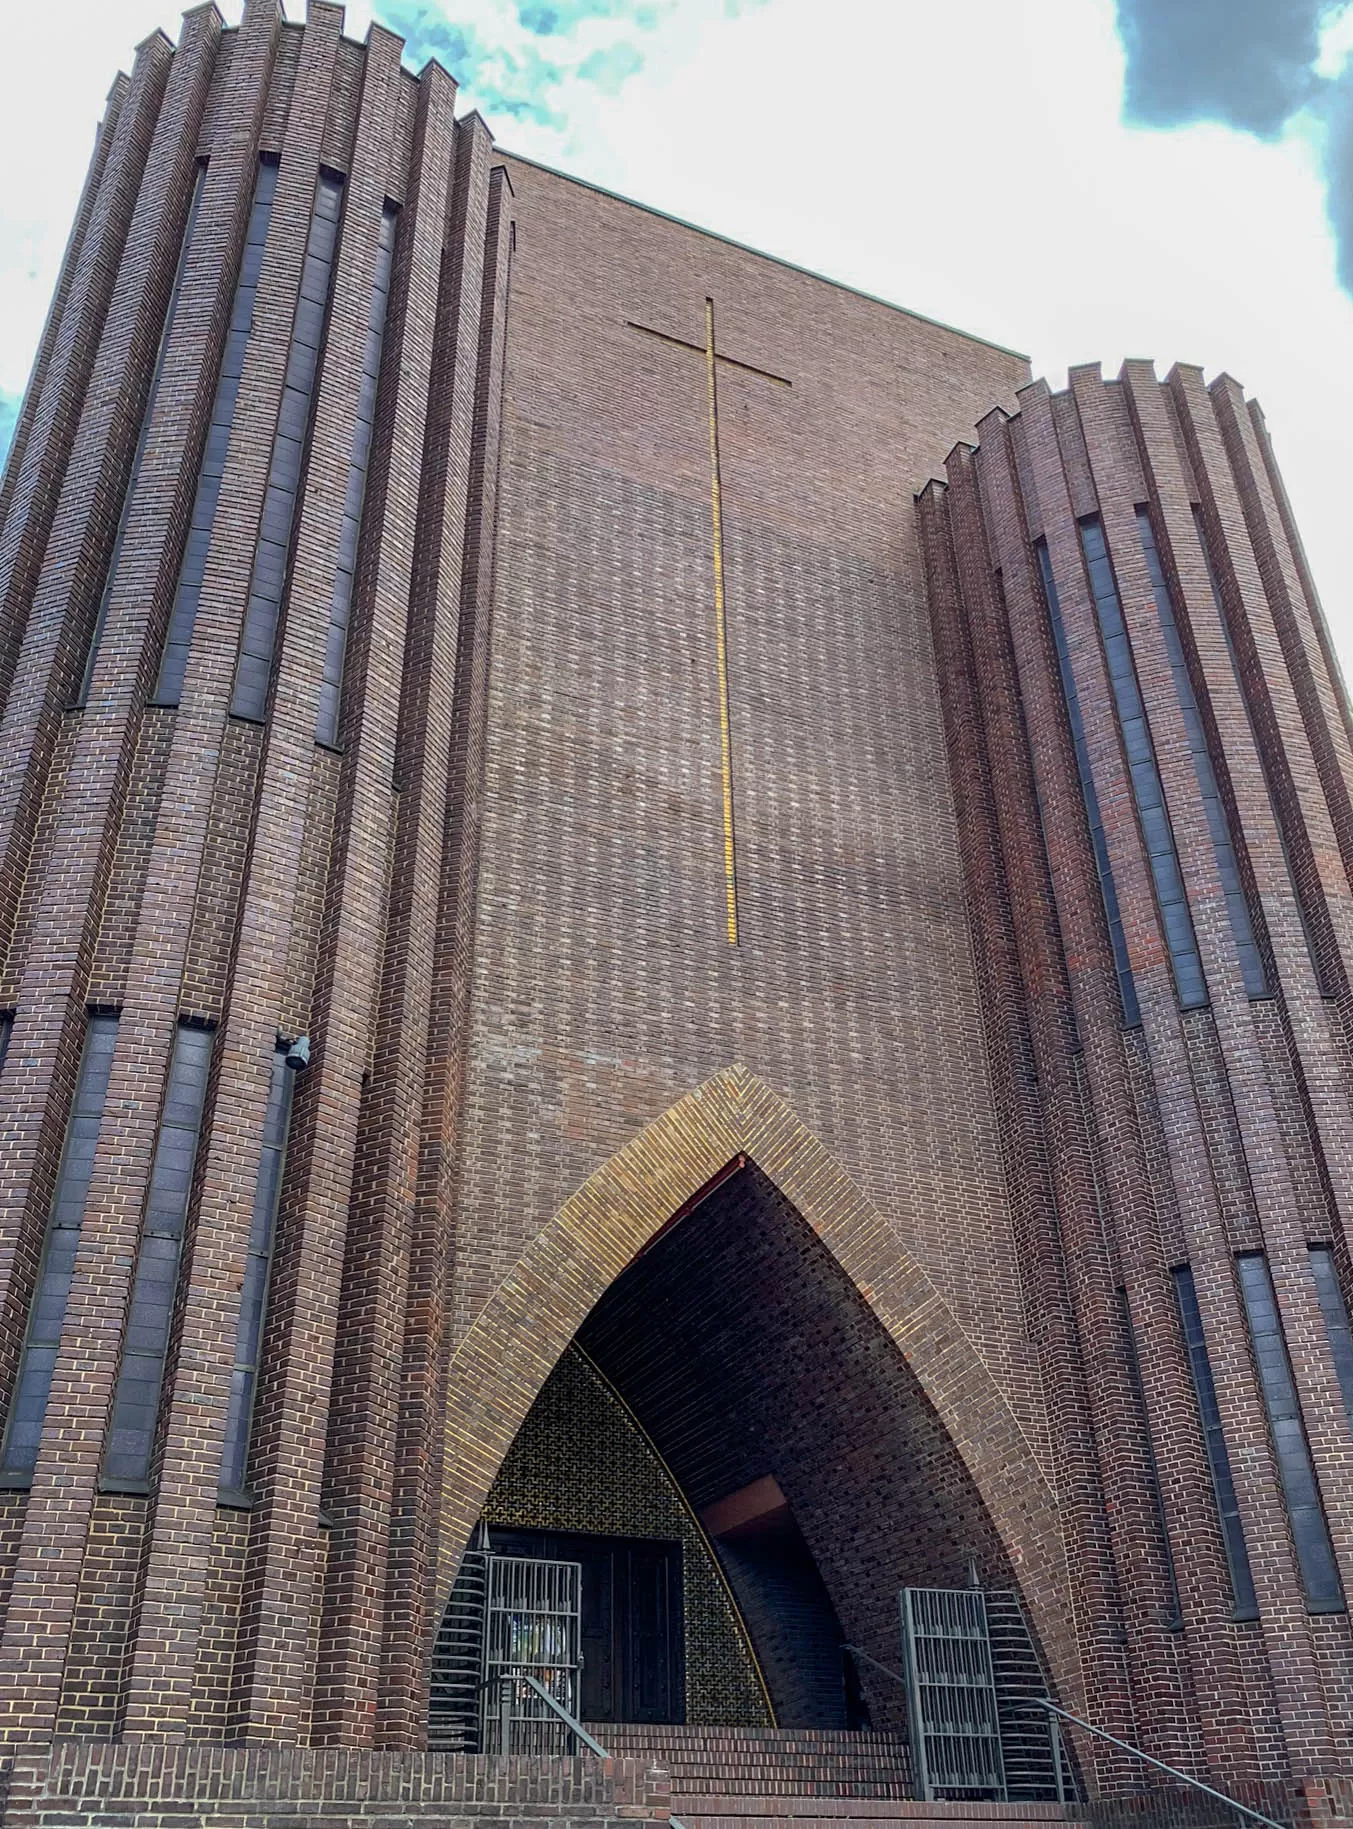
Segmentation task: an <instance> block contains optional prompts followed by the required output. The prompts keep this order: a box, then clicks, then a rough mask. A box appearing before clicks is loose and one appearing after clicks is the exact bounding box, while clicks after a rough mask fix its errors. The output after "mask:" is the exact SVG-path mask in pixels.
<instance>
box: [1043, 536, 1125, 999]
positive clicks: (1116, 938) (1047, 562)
mask: <svg viewBox="0 0 1353 1829" xmlns="http://www.w3.org/2000/svg"><path fill="white" fill-rule="evenodd" d="M1035 551H1036V552H1037V554H1038V568H1039V572H1040V574H1041V576H1042V580H1043V595H1044V598H1045V599H1046V601H1047V606H1048V620H1049V621H1050V622H1051V624H1052V639H1053V644H1054V646H1055V647H1056V650H1057V671H1058V673H1059V675H1060V676H1061V682H1062V698H1063V700H1064V702H1065V704H1066V715H1067V722H1068V723H1069V724H1070V726H1071V743H1072V747H1073V748H1074V750H1075V752H1076V773H1077V775H1078V776H1079V777H1080V786H1081V798H1082V800H1083V801H1084V802H1085V817H1086V820H1087V821H1088V823H1089V827H1090V843H1091V846H1092V847H1093V850H1094V854H1095V869H1096V870H1097V871H1098V873H1099V893H1100V897H1101V899H1102V900H1103V903H1104V919H1105V920H1106V921H1107V923H1108V928H1109V942H1110V945H1111V946H1112V947H1113V962H1114V969H1115V970H1116V972H1117V975H1118V995H1119V997H1120V999H1121V1000H1122V1005H1123V1021H1124V1023H1125V1024H1126V1025H1127V1027H1128V1028H1129V1029H1131V1028H1135V1027H1136V1025H1137V1024H1138V1023H1139V1022H1140V1021H1141V1019H1142V1018H1141V1010H1140V1008H1139V1006H1138V1003H1137V986H1136V984H1135V983H1134V981H1133V977H1132V966H1131V965H1130V963H1129V962H1128V950H1127V937H1126V935H1125V934H1124V932H1123V917H1122V913H1121V911H1120V908H1119V904H1118V889H1117V885H1116V884H1115V883H1114V880H1113V869H1112V866H1111V865H1110V863H1109V845H1108V840H1107V839H1106V838H1105V836H1104V821H1103V819H1102V818H1101V817H1100V812H1099V796H1098V794H1097V793H1096V792H1095V778H1094V776H1093V775H1092V774H1091V772H1090V751H1089V747H1088V745H1087V744H1086V741H1085V725H1084V722H1083V721H1082V718H1081V705H1080V697H1079V695H1078V693H1077V691H1076V679H1075V675H1074V674H1073V672H1072V670H1071V654H1070V650H1069V649H1068V647H1067V641H1066V629H1065V627H1064V626H1063V623H1062V609H1061V604H1060V603H1059V601H1058V597H1057V585H1056V582H1055V580H1054V579H1053V575H1052V561H1051V559H1050V558H1049V557H1048V548H1047V542H1046V541H1044V540H1039V541H1038V542H1037V544H1036V546H1035Z"/></svg>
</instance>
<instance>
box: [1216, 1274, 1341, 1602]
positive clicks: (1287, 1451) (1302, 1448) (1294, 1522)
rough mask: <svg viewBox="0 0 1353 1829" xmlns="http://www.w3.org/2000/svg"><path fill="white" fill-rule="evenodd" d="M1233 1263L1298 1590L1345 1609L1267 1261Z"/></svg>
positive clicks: (1312, 1597) (1308, 1596) (1308, 1600)
mask: <svg viewBox="0 0 1353 1829" xmlns="http://www.w3.org/2000/svg"><path fill="white" fill-rule="evenodd" d="M1236 1264H1237V1267H1238V1268H1239V1271H1240V1291H1241V1294H1242V1295H1243V1296H1244V1298H1245V1313H1246V1315H1247V1316H1248V1318H1249V1323H1250V1339H1251V1341H1252V1342H1253V1344H1254V1357H1255V1363H1256V1365H1257V1366H1258V1368H1259V1388H1260V1390H1261V1391H1262V1392H1263V1394H1264V1408H1265V1410H1266V1411H1267V1412H1268V1426H1269V1433H1270V1434H1271V1435H1272V1437H1273V1450H1274V1453H1275V1454H1276V1455H1277V1458H1278V1477H1279V1479H1280V1480H1281V1481H1282V1488H1283V1497H1284V1499H1285V1500H1286V1501H1287V1518H1288V1522H1289V1523H1290V1525H1291V1526H1292V1542H1293V1545H1294V1547H1295V1549H1296V1552H1297V1566H1298V1568H1299V1569H1300V1570H1301V1585H1302V1586H1303V1588H1305V1590H1306V1601H1307V1605H1308V1606H1310V1607H1311V1608H1313V1609H1314V1610H1316V1611H1318V1612H1324V1613H1328V1612H1334V1611H1337V1610H1338V1609H1340V1608H1342V1606H1343V1604H1344V1596H1343V1590H1342V1588H1341V1587H1340V1586H1339V1571H1338V1569H1337V1568H1336V1567H1335V1563H1334V1550H1333V1548H1332V1546H1331V1544H1330V1535H1329V1527H1328V1526H1327V1525H1326V1523H1325V1513H1324V1509H1323V1507H1322V1506H1321V1503H1320V1489H1319V1487H1318V1486H1317V1485H1316V1479H1315V1467H1314V1465H1313V1463H1312V1461H1311V1447H1310V1443H1309V1442H1308V1441H1307V1440H1306V1425H1305V1423H1304V1422H1303V1421H1302V1416H1301V1405H1300V1403H1299V1401H1298V1399H1297V1386H1296V1380H1295V1379H1294V1378H1293V1376H1292V1362H1291V1360H1290V1359H1289V1358H1288V1356H1287V1342H1286V1340H1285V1339H1284V1337H1283V1329H1282V1321H1281V1320H1280V1318H1279V1315H1278V1302H1277V1298H1276V1297H1275V1295H1274V1293H1273V1278H1272V1277H1271V1276H1270V1275H1269V1268H1268V1260H1267V1259H1266V1258H1265V1257H1264V1256H1263V1255H1262V1253H1260V1252H1258V1251H1246V1252H1244V1253H1242V1255H1241V1256H1240V1257H1238V1258H1237V1259H1236Z"/></svg>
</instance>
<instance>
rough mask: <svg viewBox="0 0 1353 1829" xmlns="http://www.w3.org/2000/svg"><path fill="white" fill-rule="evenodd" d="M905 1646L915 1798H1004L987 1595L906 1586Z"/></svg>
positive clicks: (1003, 1769)
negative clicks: (916, 1794) (916, 1793)
mask: <svg viewBox="0 0 1353 1829" xmlns="http://www.w3.org/2000/svg"><path fill="white" fill-rule="evenodd" d="M902 1647H903V1655H904V1658H905V1660H906V1662H905V1669H906V1677H907V1717H908V1726H909V1729H910V1734H911V1752H912V1761H913V1765H914V1768H915V1779H916V1788H917V1792H918V1794H919V1796H921V1797H922V1798H924V1799H926V1800H927V1801H929V1800H931V1799H933V1798H935V1797H948V1798H965V1797H968V1798H985V1799H990V1800H995V1801H997V1802H1003V1801H1004V1800H1005V1796H1006V1786H1005V1760H1004V1757H1003V1755H1002V1751H1001V1722H1000V1709H999V1705H998V1702H997V1697H996V1680H995V1676H994V1674H993V1672H992V1667H991V1638H990V1634H989V1632H988V1628H987V1609H986V1596H985V1595H984V1594H983V1593H982V1591H981V1590H980V1589H979V1588H903V1590H902Z"/></svg>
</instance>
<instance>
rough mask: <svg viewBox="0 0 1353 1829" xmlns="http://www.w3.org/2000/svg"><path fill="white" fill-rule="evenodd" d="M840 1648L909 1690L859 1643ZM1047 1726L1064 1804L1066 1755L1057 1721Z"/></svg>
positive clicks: (896, 1673)
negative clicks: (1049, 1731)
mask: <svg viewBox="0 0 1353 1829" xmlns="http://www.w3.org/2000/svg"><path fill="white" fill-rule="evenodd" d="M841 1649H842V1651H848V1652H849V1653H850V1655H851V1657H854V1658H859V1659H861V1660H862V1662H864V1663H866V1664H872V1665H873V1666H874V1669H875V1670H881V1671H882V1672H883V1674H884V1676H885V1677H891V1678H892V1679H893V1682H894V1683H900V1684H901V1685H902V1687H903V1689H905V1690H907V1691H908V1692H910V1688H911V1686H910V1684H909V1683H908V1682H907V1679H906V1678H905V1677H904V1676H903V1675H902V1674H901V1673H900V1671H896V1670H890V1669H889V1668H888V1666H887V1665H886V1664H880V1663H879V1661H878V1659H877V1658H876V1657H872V1656H871V1655H870V1654H869V1652H867V1651H865V1650H863V1649H862V1648H861V1647H860V1646H859V1645H842V1647H841ZM908 1708H910V1693H909V1694H908ZM1048 1727H1049V1729H1050V1730H1051V1734H1050V1737H1051V1742H1052V1769H1053V1776H1054V1779H1055V1782H1056V1790H1057V1801H1058V1803H1059V1804H1064V1803H1065V1802H1066V1773H1065V1771H1064V1770H1063V1767H1064V1765H1065V1762H1066V1755H1065V1754H1064V1753H1063V1751H1062V1738H1061V1734H1060V1733H1059V1731H1058V1728H1057V1723H1056V1722H1055V1721H1050V1722H1049V1723H1048Z"/></svg>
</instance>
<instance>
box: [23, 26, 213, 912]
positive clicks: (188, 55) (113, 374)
mask: <svg viewBox="0 0 1353 1829" xmlns="http://www.w3.org/2000/svg"><path fill="white" fill-rule="evenodd" d="M220 35H221V20H220V16H219V14H218V13H217V12H216V10H215V8H214V7H206V8H201V9H197V10H195V11H194V12H193V13H190V14H189V15H188V16H187V17H186V19H185V20H184V26H183V33H182V36H181V38H180V42H179V46H178V49H177V51H176V52H174V53H172V55H171V53H170V52H169V50H168V47H167V45H164V47H163V48H164V58H165V62H166V64H167V66H168V78H167V81H166V85H165V89H164V96H163V101H162V104H161V107H160V112H159V118H158V120H157V121H156V124H155V133H154V138H153V140H152V142H151V146H150V151H149V154H148V156H147V158H146V161H145V166H144V170H143V173H142V179H141V186H140V191H139V194H138V196H137V200H136V208H135V211H134V212H133V215H132V221H131V226H130V228H129V230H128V233H127V238H126V242H125V245H124V247H123V250H122V258H121V261H120V263H119V265H118V270H117V283H116V285H115V286H114V288H113V296H112V301H111V303H110V305H109V310H108V316H107V319H106V321H105V324H104V329H103V335H102V336H101V338H100V340H99V350H98V355H97V357H96V359H95V362H94V367H93V370H92V373H91V375H90V382H89V388H88V391H87V396H86V401H85V408H84V411H83V413H82V414H81V416H80V423H79V427H78V429H77V431H76V435H75V438H74V440H73V442H72V446H71V453H70V458H69V461H68V462H67V465H66V469H65V475H64V478H63V480H62V485H61V494H60V498H59V500H58V503H57V508H56V514H55V516H54V518H53V521H52V527H51V532H50V535H49V537H48V541H47V547H46V552H45V555H44V558H43V563H42V569H41V571H40V573H39V575H38V580H37V585H36V589H35V591H34V595H33V601H32V605H31V607H30V609H29V613H28V617H27V621H26V623H25V626H24V637H23V642H22V644H21V646H20V649H19V654H18V658H17V661H16V664H15V671H14V678H13V681H12V683H11V686H10V691H9V697H8V700H7V702H6V704H5V710H4V716H3V719H0V882H3V883H4V884H6V885H10V884H14V885H17V883H18V882H19V881H20V880H21V879H22V876H23V868H24V862H25V859H26V855H27V849H28V845H29V843H30V842H31V838H32V830H33V824H34V821H35V819H36V814H37V806H38V803H39V801H40V799H41V794H42V783H43V777H44V774H45V771H46V767H47V764H48V762H49V760H50V757H51V751H52V745H53V743H54V742H55V737H56V726H57V722H58V720H59V718H60V715H61V710H62V707H63V706H64V705H67V704H69V703H70V702H71V701H72V700H73V699H74V698H75V697H76V696H77V694H78V692H79V687H80V679H81V673H82V670H83V668H84V663H85V656H86V653H87V650H88V645H89V641H90V637H91V631H92V629H93V626H94V620H95V612H96V610H97V607H98V603H99V599H100V596H101V594H102V591H103V587H104V581H105V577H106V574H107V569H108V566H109V563H110V561H111V557H112V551H113V543H114V538H115V536H116V533H117V528H118V523H119V520H120V518H121V514H122V510H123V503H124V500H125V498H126V493H127V490H128V488H129V486H130V483H131V471H132V464H133V459H134V456H135V453H136V447H137V442H138V435H139V433H140V429H141V422H142V418H143V416H144V415H145V413H146V412H147V410H148V406H149V397H150V387H151V380H152V376H153V373H154V369H155V364H156V358H157V354H158V349H159V343H160V336H161V332H162V329H163V325H164V320H165V314H166V311H167V309H168V304H169V295H170V290H171V287H172V285H173V282H174V275H175V270H176V268H177V265H178V258H179V251H180V248H181V247H182V243H183V235H184V229H185V225H186V222H187V217H188V206H189V203H190V201H191V197H192V190H193V179H194V174H195V171H196V161H195V159H194V156H193V147H194V145H195V143H196V140H197V135H198V131H199V129H200V126H201V122H202V113H203V109H204V107H205V104H206V98H207V91H208V88H209V86H210V83H211V77H212V70H213V66H214V64H215V61H216V48H217V45H218V43H219V41H220ZM153 42H154V43H156V44H163V41H161V40H155V41H153ZM13 900H14V890H13V889H11V890H10V891H9V894H8V895H6V896H4V897H3V898H2V899H0V933H4V932H6V931H7V930H9V928H10V927H11V925H12V919H13Z"/></svg>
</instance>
